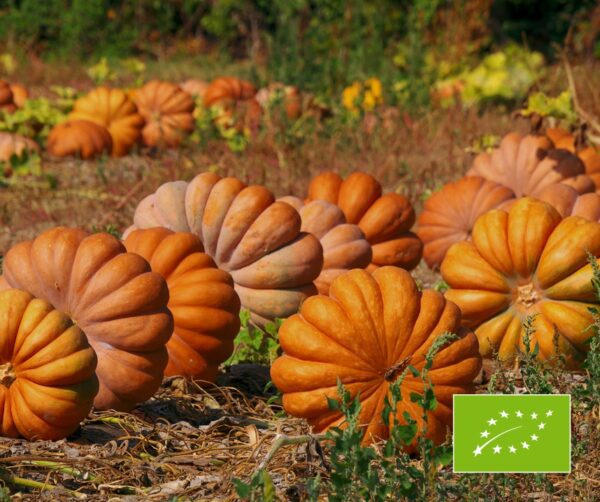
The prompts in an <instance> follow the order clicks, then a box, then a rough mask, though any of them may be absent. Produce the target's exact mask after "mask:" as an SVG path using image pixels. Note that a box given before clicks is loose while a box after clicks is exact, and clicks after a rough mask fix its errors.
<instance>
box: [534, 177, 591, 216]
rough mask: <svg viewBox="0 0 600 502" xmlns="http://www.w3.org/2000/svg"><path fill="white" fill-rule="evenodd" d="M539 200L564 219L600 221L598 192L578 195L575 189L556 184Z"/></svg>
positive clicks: (546, 190)
mask: <svg viewBox="0 0 600 502" xmlns="http://www.w3.org/2000/svg"><path fill="white" fill-rule="evenodd" d="M537 198H538V199H540V200H542V201H544V202H547V203H548V204H550V205H551V206H553V207H554V208H555V209H556V210H557V211H558V212H559V213H560V215H561V216H562V217H563V218H565V217H566V216H581V217H582V218H586V219H588V220H591V221H598V220H600V194H598V193H596V192H591V193H584V194H578V193H577V191H576V190H575V189H574V188H572V187H570V186H567V185H564V184H562V183H556V184H554V185H548V186H547V187H546V188H544V189H543V190H542V191H541V192H540V193H539V195H538V197H537Z"/></svg>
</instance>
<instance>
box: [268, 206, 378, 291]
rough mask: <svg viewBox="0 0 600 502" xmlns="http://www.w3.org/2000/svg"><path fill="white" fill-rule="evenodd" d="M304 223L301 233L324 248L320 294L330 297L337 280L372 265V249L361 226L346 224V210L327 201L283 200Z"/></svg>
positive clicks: (316, 280)
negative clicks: (315, 239) (330, 288)
mask: <svg viewBox="0 0 600 502" xmlns="http://www.w3.org/2000/svg"><path fill="white" fill-rule="evenodd" d="M279 200H280V201H282V202H286V203H287V204H290V205H291V206H292V207H293V208H294V209H296V211H298V214H300V218H301V220H302V226H301V227H300V230H302V231H303V232H308V233H310V234H312V235H314V236H315V237H316V238H317V239H319V241H320V242H321V246H323V269H322V271H321V273H320V274H319V277H317V278H316V279H315V285H316V286H317V289H318V290H319V293H320V294H322V295H326V294H328V293H329V287H330V286H331V283H332V282H333V280H334V279H335V278H336V277H337V276H338V275H341V274H343V273H344V272H347V271H348V270H351V269H353V268H366V267H368V266H369V263H371V256H372V252H371V245H370V244H369V243H368V242H367V240H366V239H365V236H364V234H363V233H362V230H361V229H360V228H358V226H357V225H351V224H350V223H346V217H345V216H344V213H343V212H342V210H341V209H340V208H339V207H337V206H336V205H335V204H330V203H329V202H326V201H324V200H314V201H312V202H309V203H308V204H304V202H303V201H302V199H299V198H298V197H292V196H287V197H281V198H280V199H279Z"/></svg>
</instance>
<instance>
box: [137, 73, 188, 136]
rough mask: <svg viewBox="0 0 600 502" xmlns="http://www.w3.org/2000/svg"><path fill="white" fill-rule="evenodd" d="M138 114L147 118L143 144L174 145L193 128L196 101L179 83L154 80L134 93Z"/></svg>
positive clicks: (143, 131)
mask: <svg viewBox="0 0 600 502" xmlns="http://www.w3.org/2000/svg"><path fill="white" fill-rule="evenodd" d="M133 100H134V102H135V104H136V105H137V108H138V113H139V114H140V115H141V116H142V117H143V118H144V120H145V121H146V125H145V126H144V128H143V129H142V139H143V141H144V144H145V145H147V146H152V147H161V146H166V147H169V148H175V147H177V146H179V144H180V143H181V142H182V140H183V139H184V138H185V137H186V136H187V135H188V134H189V133H190V132H191V131H192V130H193V129H194V117H193V115H192V112H193V111H194V100H193V99H192V97H191V96H190V95H189V94H188V93H187V92H185V91H183V90H182V89H181V88H180V87H179V86H178V85H176V84H172V83H170V82H162V81H160V80H152V81H150V82H148V83H147V84H146V85H144V86H143V87H142V88H140V89H137V90H136V91H135V92H134V93H133Z"/></svg>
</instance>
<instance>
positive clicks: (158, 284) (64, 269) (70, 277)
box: [0, 227, 173, 411]
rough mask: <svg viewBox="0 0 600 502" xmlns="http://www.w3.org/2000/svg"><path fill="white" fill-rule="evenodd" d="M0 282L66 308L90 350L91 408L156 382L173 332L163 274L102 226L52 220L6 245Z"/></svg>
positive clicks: (116, 404) (132, 400)
mask: <svg viewBox="0 0 600 502" xmlns="http://www.w3.org/2000/svg"><path fill="white" fill-rule="evenodd" d="M3 267H4V284H3V285H2V284H1V282H0V290H1V289H2V286H4V288H6V287H13V288H19V289H23V290H25V291H28V292H29V293H31V294H33V295H34V296H36V297H38V298H43V299H44V300H46V301H48V302H50V303H51V304H52V305H54V306H55V307H56V308H57V309H59V310H61V311H63V312H67V313H68V315H69V316H70V317H71V318H72V319H73V320H74V322H75V323H76V324H77V326H79V327H80V328H81V329H82V330H83V331H84V332H85V334H86V335H87V337H88V340H89V342H90V345H91V346H92V347H93V348H94V350H95V351H96V353H97V355H98V368H97V370H96V374H97V375H98V379H99V380H100V391H99V393H98V395H97V396H96V399H95V400H94V406H95V407H96V408H99V409H108V408H113V409H116V410H123V411H128V410H130V409H132V408H133V407H134V406H135V405H136V404H137V403H140V402H142V401H145V400H146V399H149V398H150V397H151V396H152V395H153V394H154V392H156V390H157V389H158V387H159V385H160V383H161V381H162V377H163V371H164V369H165V366H166V364H167V350H166V348H165V344H166V343H167V341H168V340H169V337H170V336H171V333H172V331H173V318H172V316H171V313H170V312H169V311H168V310H167V301H168V299H169V292H168V289H167V285H166V283H165V281H164V279H163V278H162V277H161V276H160V275H159V274H156V273H153V272H151V270H150V266H149V265H148V263H147V262H146V260H144V259H143V258H142V257H140V256H138V255H136V254H133V253H127V252H125V248H124V247H123V246H122V244H121V243H120V242H119V241H118V240H117V239H116V238H115V237H113V236H111V235H109V234H104V233H98V234H92V235H89V236H88V235H87V234H86V233H85V232H84V231H83V230H79V229H75V228H64V227H57V228H53V229H50V230H48V231H46V232H44V233H42V234H40V235H39V236H38V237H37V238H36V239H34V240H32V241H25V242H21V243H19V244H16V245H15V246H13V247H12V248H11V249H9V251H8V252H7V253H6V255H5V257H4V263H3Z"/></svg>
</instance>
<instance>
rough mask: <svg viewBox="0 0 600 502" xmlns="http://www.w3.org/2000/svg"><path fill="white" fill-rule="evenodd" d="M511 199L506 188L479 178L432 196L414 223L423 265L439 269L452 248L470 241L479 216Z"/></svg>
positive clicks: (474, 177)
mask: <svg viewBox="0 0 600 502" xmlns="http://www.w3.org/2000/svg"><path fill="white" fill-rule="evenodd" d="M514 196H515V194H514V193H513V192H512V190H511V189H510V188H508V187H505V186H503V185H500V184H499V183H496V182H494V181H488V180H485V179H483V178H480V177H479V176H467V177H465V178H461V179H460V180H458V181H455V182H453V183H448V184H447V185H445V186H444V187H443V188H442V189H441V190H440V191H439V192H436V193H434V194H433V195H432V196H431V197H429V198H428V199H427V200H426V201H425V206H424V207H423V212H422V213H421V214H420V215H419V218H418V219H417V225H418V227H417V235H418V236H419V237H420V238H421V240H422V241H423V244H424V249H423V258H424V259H425V262H426V263H427V265H428V266H429V267H430V268H434V267H439V266H440V263H442V260H443V259H444V256H445V255H446V251H448V248H449V247H450V246H452V244H454V243H455V242H460V241H465V240H468V239H470V237H471V231H472V229H473V225H474V224H475V220H476V219H477V218H479V216H481V215H482V214H483V213H486V212H487V211H489V210H490V209H495V208H496V207H498V206H499V205H501V204H503V203H505V202H506V201H509V200H511V199H513V198H514Z"/></svg>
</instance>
